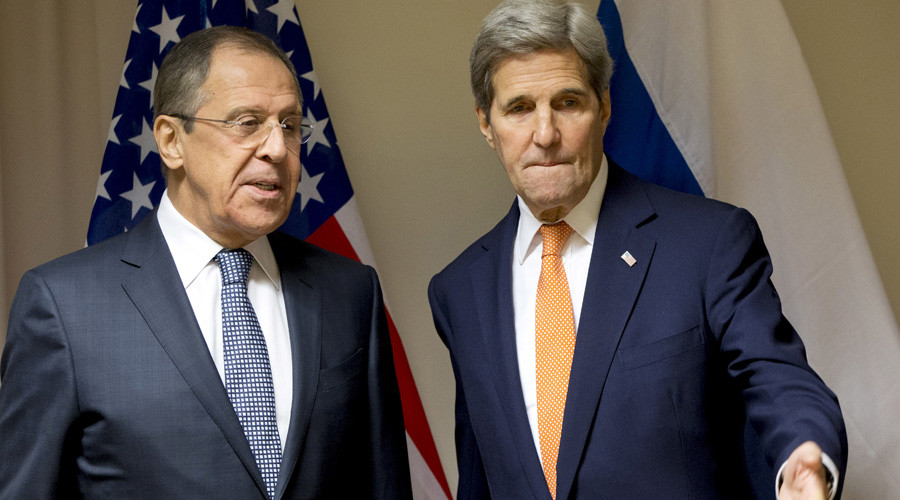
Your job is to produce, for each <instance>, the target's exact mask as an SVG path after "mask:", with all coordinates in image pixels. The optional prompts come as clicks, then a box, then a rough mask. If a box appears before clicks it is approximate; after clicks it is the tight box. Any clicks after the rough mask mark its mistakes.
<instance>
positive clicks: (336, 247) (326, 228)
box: [306, 216, 359, 262]
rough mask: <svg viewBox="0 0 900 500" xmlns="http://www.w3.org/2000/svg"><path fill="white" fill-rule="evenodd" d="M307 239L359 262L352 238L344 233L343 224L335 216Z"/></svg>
mask: <svg viewBox="0 0 900 500" xmlns="http://www.w3.org/2000/svg"><path fill="white" fill-rule="evenodd" d="M306 241H308V242H310V243H312V244H313V245H316V246H318V247H322V248H324V249H325V250H329V251H332V252H334V253H336V254H340V255H343V256H344V257H347V258H349V259H353V260H355V261H357V262H359V256H358V255H356V250H354V249H353V245H351V244H350V240H348V239H347V235H345V234H344V230H343V229H341V225H340V224H338V221H337V219H336V218H334V216H331V217H329V218H328V220H326V221H325V222H324V223H323V224H322V225H321V226H319V228H318V229H316V230H315V231H314V232H313V234H311V235H309V236H308V237H307V238H306Z"/></svg>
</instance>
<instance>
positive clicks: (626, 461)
mask: <svg viewBox="0 0 900 500" xmlns="http://www.w3.org/2000/svg"><path fill="white" fill-rule="evenodd" d="M470 69H471V83H472V91H473V93H474V95H475V104H476V114H477V117H478V123H479V126H480V128H481V132H482V134H483V135H484V138H485V140H486V141H487V142H488V144H489V145H490V147H491V148H493V149H494V150H495V151H496V153H497V155H498V157H499V159H500V163H501V164H502V165H503V167H504V168H505V169H506V172H507V173H508V175H509V178H510V181H511V182H512V185H513V187H514V188H515V191H516V193H517V195H518V196H517V199H516V200H515V202H514V203H513V204H512V207H511V209H510V211H509V213H508V214H507V216H506V217H505V218H504V219H502V220H501V221H500V222H499V223H498V224H497V226H496V227H495V228H494V229H492V230H491V231H490V232H488V233H487V234H486V235H484V236H483V237H481V238H480V239H479V240H478V241H476V242H475V243H474V244H473V245H472V246H470V247H469V248H468V249H466V250H465V251H464V252H463V253H462V254H461V255H460V256H459V257H458V258H457V259H456V260H454V261H453V262H452V263H451V264H450V265H449V266H447V268H446V269H444V270H443V271H442V272H441V273H439V274H438V275H437V276H435V277H434V279H433V280H432V281H431V284H430V286H429V300H430V302H431V308H432V313H433V315H434V321H435V325H436V328H437V330H438V333H439V334H440V336H441V338H442V340H443V341H444V343H445V344H446V345H447V347H448V348H449V350H450V357H451V362H452V365H453V369H454V374H455V376H456V422H457V429H456V441H457V456H458V463H459V474H460V480H459V490H458V497H459V498H461V499H468V498H488V497H493V498H516V499H521V498H551V497H552V498H590V499H596V498H684V499H702V498H709V499H721V498H754V497H756V498H759V497H762V498H766V497H771V498H774V497H775V496H777V497H778V498H779V499H790V498H825V497H829V498H833V497H835V496H838V495H839V494H840V484H841V481H840V479H841V477H842V475H843V471H844V470H845V467H846V460H847V441H846V432H845V430H844V424H843V419H842V416H841V411H840V407H839V405H838V402H837V398H836V397H835V396H834V394H833V393H832V392H831V391H830V390H829V389H828V388H827V387H826V386H825V384H824V383H823V382H822V380H821V379H820V378H819V377H818V376H817V375H816V373H815V372H814V371H813V370H812V369H811V368H810V367H809V365H808V364H807V361H806V356H805V352H804V348H803V344H802V342H801V340H800V338H799V337H798V335H797V333H796V331H795V330H794V329H793V327H792V326H791V325H790V323H789V322H788V321H787V319H785V317H784V316H783V315H782V312H781V305H780V302H779V299H778V295H777V293H776V291H775V289H774V288H773V286H772V283H771V281H770V279H769V277H770V276H771V273H772V263H771V260H770V258H769V255H768V252H767V250H766V247H765V245H764V243H763V240H762V236H761V234H760V231H759V228H758V227H757V224H756V222H755V220H754V219H753V217H752V216H751V215H750V214H749V213H748V212H747V211H745V210H743V209H740V208H737V207H734V206H731V205H727V204H725V203H721V202H717V201H713V200H708V199H704V198H700V197H695V196H690V195H685V194H681V193H676V192H673V191H669V190H667V189H664V188H661V187H658V186H654V185H652V184H649V183H646V182H644V181H641V180H640V179H638V178H636V177H634V176H633V175H631V174H629V173H627V172H625V171H624V170H623V169H621V168H620V167H619V166H617V165H616V164H615V163H614V162H613V161H612V159H610V158H608V157H607V156H606V155H604V153H603V135H604V132H605V131H606V126H607V124H608V122H609V120H610V116H611V105H610V90H609V80H610V75H611V73H612V61H611V60H610V57H609V54H608V52H607V49H606V39H605V36H604V34H603V30H602V28H601V26H600V24H599V23H598V21H597V19H596V18H594V17H593V16H592V15H590V14H589V13H587V12H586V11H585V10H584V8H583V7H581V6H580V5H579V4H577V3H572V2H567V1H555V0H510V1H506V2H503V3H502V4H500V5H499V6H498V7H497V8H495V9H494V10H493V11H492V12H491V13H490V14H489V15H488V16H487V17H486V18H485V20H484V22H483V24H482V26H481V29H480V31H479V32H478V35H477V37H476V40H475V45H474V47H473V49H472V54H471V58H470ZM619 112H621V113H627V112H628V110H627V109H626V110H619Z"/></svg>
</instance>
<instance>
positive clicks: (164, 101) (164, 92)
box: [153, 26, 303, 170]
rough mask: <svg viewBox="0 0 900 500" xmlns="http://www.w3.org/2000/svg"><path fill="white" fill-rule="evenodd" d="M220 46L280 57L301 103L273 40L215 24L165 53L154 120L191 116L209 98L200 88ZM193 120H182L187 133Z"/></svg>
mask: <svg viewBox="0 0 900 500" xmlns="http://www.w3.org/2000/svg"><path fill="white" fill-rule="evenodd" d="M222 46H228V47H234V48H237V49H239V50H243V51H246V52H249V53H251V54H260V55H269V56H272V57H274V58H276V59H278V60H280V61H281V62H282V63H284V66H285V67H286V68H287V69H288V71H290V72H291V76H293V78H294V83H296V85H297V100H298V101H299V102H300V103H301V104H302V103H303V95H302V94H301V93H300V82H299V81H298V80H297V70H296V69H295V68H294V65H293V64H292V63H291V60H290V58H288V56H287V54H285V53H284V51H283V50H281V48H279V47H278V45H275V42H273V41H272V40H271V39H270V38H269V37H267V36H265V35H263V34H260V33H257V32H255V31H253V30H249V29H247V28H239V27H234V26H214V27H212V28H207V29H204V30H200V31H195V32H193V33H191V34H189V35H187V36H186V37H184V38H183V39H182V40H181V41H180V42H178V43H177V44H176V45H175V46H174V47H172V50H170V51H169V53H168V54H166V58H165V59H164V60H163V62H162V65H161V66H160V67H159V73H158V74H157V76H156V85H155V86H154V87H153V101H154V102H153V119H154V120H155V119H156V118H157V117H158V116H160V115H168V116H177V115H181V116H194V115H195V114H196V113H197V110H198V109H200V107H201V106H203V105H204V104H205V103H206V102H207V101H208V100H209V99H210V97H211V96H209V95H206V93H205V92H203V84H204V83H205V82H206V78H207V77H208V76H209V67H210V63H211V61H212V54H213V52H214V51H215V50H216V49H217V48H219V47H222ZM193 124H194V123H193V122H192V121H190V120H188V121H187V122H185V124H184V130H185V131H186V132H187V133H190V132H191V130H193ZM163 170H165V169H163Z"/></svg>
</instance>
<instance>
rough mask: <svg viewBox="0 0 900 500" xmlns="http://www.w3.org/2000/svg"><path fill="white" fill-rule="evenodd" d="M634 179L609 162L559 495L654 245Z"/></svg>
mask: <svg viewBox="0 0 900 500" xmlns="http://www.w3.org/2000/svg"><path fill="white" fill-rule="evenodd" d="M633 180H634V179H633V178H631V177H630V176H629V175H628V174H625V173H624V172H623V171H622V170H621V169H619V168H618V167H616V166H614V165H612V164H610V175H609V180H608V182H607V188H606V193H605V194H604V198H603V206H602V208H601V210H600V216H599V219H598V220H597V230H596V235H595V238H594V249H593V251H592V254H591V265H590V269H589V271H588V279H587V285H586V288H585V293H584V302H583V307H582V313H581V321H580V323H579V327H578V332H577V340H576V342H575V356H574V360H573V363H572V373H571V376H570V380H569V389H568V395H567V399H566V410H565V416H564V420H563V429H562V438H561V443H560V452H559V459H558V462H557V469H556V470H557V497H558V498H567V497H568V496H569V494H570V491H571V488H572V484H573V482H574V479H575V475H576V472H577V470H578V466H579V464H580V461H581V457H582V454H583V452H584V447H585V445H586V441H587V436H588V433H589V432H590V430H591V426H592V423H593V420H594V415H595V414H596V410H597V406H598V404H599V402H600V398H601V396H602V394H603V388H604V385H605V384H606V379H607V375H608V374H609V370H610V366H611V364H612V361H613V358H614V356H615V353H616V349H617V348H618V345H619V341H620V339H621V337H622V333H623V332H624V330H625V326H626V324H627V323H628V320H629V318H630V317H631V311H632V310H633V308H634V304H635V302H636V301H637V298H638V295H639V294H640V291H641V287H642V285H643V283H644V278H645V276H646V274H647V269H648V268H649V266H650V261H651V260H652V258H653V253H654V251H655V249H656V242H655V241H654V240H653V239H651V238H649V237H646V236H643V235H642V234H641V232H640V230H639V227H640V225H641V224H642V223H644V222H646V221H647V220H648V219H651V218H652V217H653V216H654V210H653V207H652V206H651V205H650V202H649V200H648V199H647V197H646V194H645V193H644V191H643V189H641V188H640V186H639V185H638V184H636V183H634V182H633ZM626 251H627V252H629V253H630V254H631V255H632V256H633V257H634V259H635V260H636V262H635V263H634V264H633V265H629V264H628V263H626V262H625V259H623V258H622V255H623V254H624V253H625V252H626ZM605 431H608V429H595V430H594V432H605Z"/></svg>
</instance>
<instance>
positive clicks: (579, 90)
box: [500, 87, 589, 110]
mask: <svg viewBox="0 0 900 500" xmlns="http://www.w3.org/2000/svg"><path fill="white" fill-rule="evenodd" d="M566 94H571V95H577V96H581V97H583V96H587V95H589V94H588V92H587V91H586V90H585V89H582V88H578V87H566V88H564V89H561V90H560V91H559V92H557V93H556V94H554V95H553V98H554V99H555V98H557V97H560V96H563V95H566ZM523 99H529V97H528V96H527V95H526V94H520V95H517V96H515V97H511V98H509V99H507V100H506V102H504V103H503V104H502V105H501V106H500V109H501V110H504V109H509V108H510V107H511V106H513V105H514V104H515V103H517V102H519V101H521V100H523Z"/></svg>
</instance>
